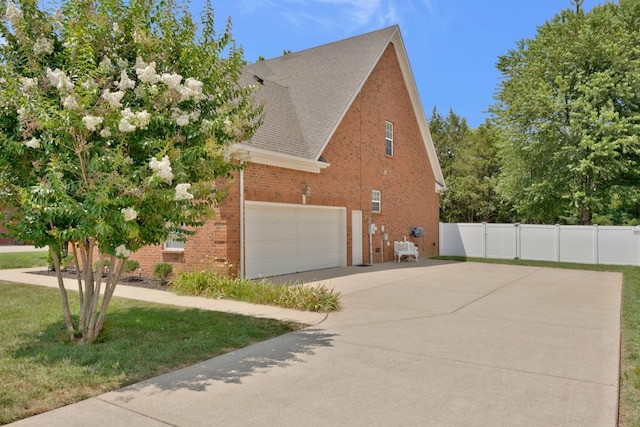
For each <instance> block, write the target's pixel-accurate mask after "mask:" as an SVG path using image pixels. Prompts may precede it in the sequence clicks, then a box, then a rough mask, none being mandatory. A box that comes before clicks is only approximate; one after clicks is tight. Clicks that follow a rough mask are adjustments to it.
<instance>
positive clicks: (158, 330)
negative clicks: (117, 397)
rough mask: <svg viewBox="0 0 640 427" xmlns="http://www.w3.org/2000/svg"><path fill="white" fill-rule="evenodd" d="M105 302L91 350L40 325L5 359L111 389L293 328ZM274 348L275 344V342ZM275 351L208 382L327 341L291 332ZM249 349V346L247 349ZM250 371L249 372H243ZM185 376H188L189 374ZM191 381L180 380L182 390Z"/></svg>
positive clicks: (58, 326) (59, 326)
mask: <svg viewBox="0 0 640 427" xmlns="http://www.w3.org/2000/svg"><path fill="white" fill-rule="evenodd" d="M123 304H127V302H126V301H125V302H122V301H120V300H119V301H115V300H114V301H113V303H112V306H110V307H109V312H108V314H107V320H108V322H109V326H108V328H107V330H106V334H105V336H104V337H103V339H102V340H101V341H100V342H98V343H95V344H91V345H82V346H78V345H70V344H68V343H65V342H63V341H62V340H61V336H62V332H63V330H64V323H63V322H61V321H57V322H53V323H49V324H44V325H43V326H40V327H38V328H37V330H35V331H31V333H22V334H19V338H18V339H19V341H20V344H18V345H17V346H16V347H15V349H14V350H13V351H12V354H13V357H15V358H24V359H30V360H34V361H36V362H35V363H37V364H39V365H42V366H56V365H60V366H62V365H64V366H65V367H68V366H69V365H72V366H73V367H74V368H77V371H78V372H81V371H91V372H92V373H95V374H98V375H100V376H101V377H103V378H104V377H106V378H112V379H113V380H114V381H115V382H116V384H114V387H112V389H113V388H118V387H121V386H124V385H127V384H132V383H135V382H138V381H142V380H145V379H148V378H152V377H155V376H157V375H161V374H164V373H167V372H170V371H172V370H175V369H179V368H182V367H184V366H189V365H192V364H194V363H198V362H201V361H203V360H207V359H210V358H212V357H215V356H219V355H221V354H224V353H227V352H229V351H234V350H235V351H236V353H237V351H240V350H237V349H242V348H243V347H246V346H248V345H251V344H254V343H256V342H260V341H264V340H269V339H270V338H273V337H277V336H280V335H283V334H287V333H290V332H292V331H296V330H298V329H299V328H300V326H301V325H299V324H294V323H290V322H280V321H276V320H272V319H262V318H253V317H247V316H241V315H237V314H229V313H221V312H214V311H203V310H197V309H186V308H179V307H176V308H174V307H167V308H164V307H156V306H151V307H150V306H146V304H145V303H140V306H136V307H130V306H126V305H124V306H123ZM279 342H282V341H279ZM284 342H286V343H287V346H286V348H285V347H282V345H278V346H274V347H273V348H271V347H270V346H271V344H266V346H267V348H268V349H269V350H268V351H261V355H260V358H259V360H258V359H252V358H246V359H243V360H242V362H241V363H240V364H239V365H237V366H234V367H230V368H229V370H228V372H227V371H225V370H224V369H223V370H222V371H220V372H219V373H218V374H216V376H215V378H221V379H222V378H224V380H225V381H227V382H234V381H235V380H234V379H233V378H234V376H235V378H236V379H237V381H239V379H240V378H242V377H243V376H246V375H249V374H250V373H251V372H253V371H255V370H257V369H261V368H263V367H268V366H274V365H283V364H286V363H287V362H288V361H292V360H295V359H296V357H297V355H300V354H305V353H306V354H308V353H309V352H312V351H313V348H314V347H318V346H327V345H330V336H328V335H323V334H318V333H316V332H312V331H298V332H295V333H294V334H292V335H291V336H287V337H285V338H284ZM252 348H255V345H254V346H252ZM252 363H253V365H251V364H252ZM189 375H191V374H189ZM189 381H191V380H188V382H189Z"/></svg>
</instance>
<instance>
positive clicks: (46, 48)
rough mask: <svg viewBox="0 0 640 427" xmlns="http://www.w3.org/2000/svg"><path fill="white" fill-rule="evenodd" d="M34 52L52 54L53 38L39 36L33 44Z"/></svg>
mask: <svg viewBox="0 0 640 427" xmlns="http://www.w3.org/2000/svg"><path fill="white" fill-rule="evenodd" d="M33 52H34V53H35V54H36V55H41V54H43V53H44V54H47V55H51V54H52V53H53V43H51V40H49V39H44V38H39V39H37V40H36V42H35V44H34V45H33Z"/></svg>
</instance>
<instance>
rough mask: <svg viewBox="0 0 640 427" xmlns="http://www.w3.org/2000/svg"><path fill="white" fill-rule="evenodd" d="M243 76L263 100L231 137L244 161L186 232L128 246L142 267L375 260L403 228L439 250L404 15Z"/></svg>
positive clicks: (437, 183)
mask: <svg viewBox="0 0 640 427" xmlns="http://www.w3.org/2000/svg"><path fill="white" fill-rule="evenodd" d="M242 79H243V83H246V84H258V85H259V86H260V89H259V91H258V93H257V97H258V99H259V100H260V101H261V102H262V103H263V104H264V107H265V110H264V111H265V116H264V124H263V125H262V126H261V127H260V128H259V129H258V131H257V132H256V134H255V135H254V136H253V138H252V139H251V140H250V141H247V142H246V143H242V144H237V146H236V147H235V149H236V150H237V151H239V152H242V153H243V154H244V155H245V156H247V158H248V165H247V167H246V168H245V169H244V170H242V171H241V172H238V173H237V174H236V177H235V180H234V181H233V182H232V183H231V184H230V187H229V195H228V197H227V198H226V199H225V200H224V201H223V202H222V203H221V204H220V205H219V206H218V207H217V208H216V209H215V210H216V215H215V217H214V219H211V220H209V221H208V222H207V223H206V224H205V225H204V226H203V227H202V228H200V229H198V231H197V233H196V234H195V235H194V236H190V237H189V238H188V239H187V241H186V242H184V244H180V243H179V242H168V243H167V244H165V245H164V247H147V248H143V249H141V250H140V251H138V252H137V253H135V254H134V255H133V256H132V258H133V259H136V260H138V261H139V262H140V264H141V266H142V268H143V269H144V271H143V272H144V274H145V275H149V273H150V272H151V271H152V269H153V266H154V265H155V264H156V263H159V262H172V263H174V267H175V269H176V270H184V269H196V268H209V267H211V266H213V265H217V264H219V263H225V264H228V265H230V270H231V271H232V272H233V273H237V274H240V275H241V276H244V277H250V278H255V277H260V276H273V275H278V274H286V273H294V272H298V271H309V270H315V269H321V268H329V267H336V266H348V265H359V264H370V263H379V262H383V261H391V260H393V258H394V256H393V241H394V240H402V239H403V238H405V237H406V239H407V240H411V241H414V242H415V243H416V244H417V245H418V247H419V250H420V253H421V256H429V255H437V254H438V244H439V240H438V221H439V217H438V208H439V196H438V193H439V191H441V190H443V189H444V188H445V184H444V179H443V177H442V172H441V170H440V165H439V163H438V159H437V157H436V152H435V149H434V145H433V142H432V140H431V135H430V133H429V128H428V125H427V121H426V118H425V115H424V111H423V108H422V105H421V102H420V97H419V95H418V93H417V89H416V86H415V81H414V78H413V74H412V71H411V68H410V65H409V61H408V58H407V54H406V51H405V48H404V44H403V42H402V37H401V34H400V29H399V27H398V26H392V27H388V28H385V29H382V30H379V31H375V32H372V33H368V34H364V35H360V36H356V37H352V38H349V39H346V40H341V41H337V42H334V43H329V44H326V45H323V46H319V47H315V48H312V49H307V50H304V51H301V52H295V53H290V54H286V55H284V56H281V57H278V58H274V59H270V60H265V61H259V62H256V63H253V64H250V65H247V66H246V67H245V69H244V74H243V77H242ZM369 224H374V225H375V226H376V229H375V232H374V233H373V234H370V233H369ZM412 227H422V228H423V230H424V233H423V235H422V236H420V237H414V236H411V234H410V231H411V229H412ZM418 234H419V233H418Z"/></svg>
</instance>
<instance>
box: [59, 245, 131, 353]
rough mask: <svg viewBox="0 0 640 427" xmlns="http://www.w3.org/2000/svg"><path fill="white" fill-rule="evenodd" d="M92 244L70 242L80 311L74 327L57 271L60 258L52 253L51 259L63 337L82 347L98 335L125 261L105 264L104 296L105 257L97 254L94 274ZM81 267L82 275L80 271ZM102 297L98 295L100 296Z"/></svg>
mask: <svg viewBox="0 0 640 427" xmlns="http://www.w3.org/2000/svg"><path fill="white" fill-rule="evenodd" d="M94 248H95V242H94V241H92V240H89V241H83V242H73V254H74V257H75V259H76V269H77V272H78V273H77V274H78V296H79V302H80V311H79V316H78V325H77V327H76V325H74V322H73V318H72V316H71V311H70V309H69V300H68V295H67V291H66V289H65V287H64V281H63V279H62V271H61V268H60V256H59V254H57V253H56V252H54V251H53V250H50V251H51V257H52V259H53V263H54V266H55V269H56V275H57V277H58V287H59V288H60V295H61V296H62V307H63V311H64V317H65V322H66V324H67V333H68V336H69V340H70V341H71V342H73V343H76V344H79V345H83V344H91V343H93V342H95V340H96V339H97V338H98V336H99V335H100V332H101V331H102V328H103V327H104V322H105V316H106V313H107V307H108V306H109V303H110V302H111V299H112V297H113V293H114V291H115V288H116V286H117V284H118V282H119V281H120V277H121V275H122V270H123V268H124V264H125V261H126V260H122V259H119V258H116V257H114V256H111V257H110V259H109V261H110V265H109V267H110V268H109V274H108V275H107V278H106V282H105V283H104V292H101V291H102V285H103V280H102V270H103V268H104V266H105V255H104V254H100V259H99V261H98V263H97V264H98V268H97V272H95V273H94V271H93V251H94ZM80 267H82V271H81V270H80ZM101 293H102V295H101Z"/></svg>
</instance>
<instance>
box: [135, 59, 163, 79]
mask: <svg viewBox="0 0 640 427" xmlns="http://www.w3.org/2000/svg"><path fill="white" fill-rule="evenodd" d="M140 62H141V61H140ZM138 65H141V66H140V67H138ZM136 74H137V75H138V79H139V80H140V81H141V82H142V83H149V84H156V83H158V82H159V81H160V76H159V75H158V73H156V63H155V62H152V63H150V64H145V63H144V62H141V63H136Z"/></svg>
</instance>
